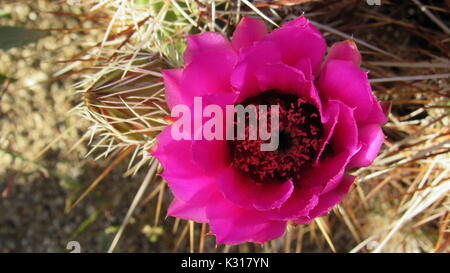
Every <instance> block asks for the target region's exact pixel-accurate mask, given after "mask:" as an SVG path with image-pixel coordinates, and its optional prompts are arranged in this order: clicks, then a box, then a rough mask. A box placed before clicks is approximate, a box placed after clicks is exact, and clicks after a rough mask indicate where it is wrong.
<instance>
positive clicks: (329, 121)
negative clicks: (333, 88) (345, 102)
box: [314, 103, 340, 165]
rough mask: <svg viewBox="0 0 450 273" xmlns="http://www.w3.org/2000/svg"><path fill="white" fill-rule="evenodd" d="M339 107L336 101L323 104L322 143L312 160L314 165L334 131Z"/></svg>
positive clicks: (317, 162)
mask: <svg viewBox="0 0 450 273" xmlns="http://www.w3.org/2000/svg"><path fill="white" fill-rule="evenodd" d="M339 109H340V107H339V105H338V104H336V103H328V104H325V105H324V106H323V108H322V113H321V121H322V125H323V130H324V133H323V143H322V144H321V146H320V149H319V152H318V153H317V157H316V159H315V161H314V164H315V165H317V164H319V161H320V158H321V157H322V154H323V152H324V150H325V147H327V145H328V144H330V140H331V137H332V136H333V133H334V128H335V127H336V124H337V122H338V117H339ZM330 145H331V144H330Z"/></svg>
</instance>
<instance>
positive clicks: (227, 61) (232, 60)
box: [181, 52, 237, 105]
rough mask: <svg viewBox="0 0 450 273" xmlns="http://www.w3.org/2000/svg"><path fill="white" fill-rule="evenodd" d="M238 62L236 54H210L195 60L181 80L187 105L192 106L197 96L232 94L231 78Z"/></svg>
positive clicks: (188, 66) (204, 54) (187, 67)
mask: <svg viewBox="0 0 450 273" xmlns="http://www.w3.org/2000/svg"><path fill="white" fill-rule="evenodd" d="M236 62H237V56H236V55H235V54H234V52H224V53H217V52H208V53H203V54H202V55H201V56H199V57H197V58H195V59H194V60H193V61H192V62H191V63H190V64H188V65H187V66H186V68H185V69H184V72H183V76H182V78H181V87H182V89H183V93H182V96H183V101H185V104H186V105H191V104H192V101H193V97H195V96H203V95H208V94H215V93H227V92H232V88H231V84H230V76H231V73H232V71H233V69H234V67H235V65H236Z"/></svg>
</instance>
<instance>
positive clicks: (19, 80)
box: [0, 1, 167, 252]
mask: <svg viewBox="0 0 450 273" xmlns="http://www.w3.org/2000/svg"><path fill="white" fill-rule="evenodd" d="M17 2H19V3H9V4H5V5H1V6H0V8H1V9H2V10H4V11H6V12H8V13H9V14H10V15H9V16H8V17H7V18H1V19H0V25H8V26H13V25H14V26H26V27H28V28H39V29H49V28H53V29H58V28H77V27H80V26H81V25H83V26H84V27H89V25H85V24H84V22H82V21H81V20H80V19H78V18H76V17H69V16H57V15H54V14H50V13H47V12H49V11H70V8H71V7H69V6H68V5H59V4H58V3H55V2H57V1H17ZM50 2H53V4H49V3H50ZM72 11H73V10H72ZM97 34H98V33H97ZM95 35H96V34H95V32H91V33H90V35H80V33H77V32H61V31H54V32H52V33H51V35H49V36H47V37H45V38H43V39H41V40H40V41H38V42H37V43H34V44H30V45H27V46H25V47H22V48H14V49H11V50H8V51H7V52H4V51H0V63H1V64H2V65H1V66H0V74H2V75H6V76H7V77H11V78H13V79H16V81H15V82H13V83H11V84H10V85H9V86H8V88H7V90H6V92H5V93H4V94H3V95H2V96H1V101H0V106H1V111H0V132H1V135H0V190H1V191H2V196H1V197H0V252H60V251H65V248H66V245H67V243H68V242H69V241H71V240H77V241H79V242H80V244H81V247H82V251H83V252H98V251H105V250H106V249H107V247H108V246H109V243H110V240H111V237H112V233H111V231H115V230H116V229H117V228H116V226H117V225H119V224H120V222H121V220H122V219H123V217H124V215H125V213H126V210H127V207H128V206H129V204H130V202H131V199H132V198H133V195H134V193H135V192H136V190H137V186H138V184H137V183H132V181H136V180H135V179H137V180H138V181H140V180H141V178H140V176H139V175H138V176H137V177H135V178H132V179H131V178H126V179H124V178H122V176H121V173H122V171H123V168H124V166H123V167H122V166H119V168H116V170H115V171H114V172H113V173H112V174H110V175H109V176H108V177H107V179H105V181H103V182H102V185H101V186H100V187H99V188H98V189H97V190H96V191H95V192H94V193H93V194H91V195H89V196H88V197H87V198H86V199H85V200H84V201H83V202H82V203H81V204H80V206H78V207H76V208H75V210H74V211H72V212H71V213H65V208H66V203H67V200H68V199H69V198H72V199H73V198H76V197H77V196H78V195H79V194H80V190H82V189H84V187H86V186H87V185H89V183H90V182H92V181H93V180H94V179H95V178H96V177H97V176H98V175H99V174H100V173H101V171H103V169H104V168H105V166H106V165H105V162H103V163H102V162H100V161H98V162H97V161H94V160H93V158H92V157H88V158H86V159H85V155H86V153H87V146H86V145H85V144H84V143H83V144H81V145H79V146H77V148H76V149H74V150H73V151H71V152H70V153H69V152H68V151H69V150H70V149H71V148H72V146H73V145H74V144H75V143H76V142H77V140H78V139H79V138H80V137H81V136H82V135H83V133H84V132H85V131H86V129H87V126H88V125H89V124H88V123H87V122H85V121H83V120H82V119H81V118H79V117H77V116H76V115H73V114H69V113H68V111H69V110H71V109H72V108H73V107H74V106H75V105H77V104H78V103H79V102H80V100H81V96H80V95H79V94H76V92H75V90H74V89H73V87H72V85H73V83H74V81H73V80H72V79H61V80H54V78H55V73H56V72H57V71H59V70H60V69H62V68H63V67H65V65H66V64H65V63H57V62H58V61H64V60H69V59H71V58H72V57H73V56H74V54H75V53H76V52H78V51H79V50H80V49H81V48H83V46H85V45H86V44H89V42H91V43H92V41H93V40H94V39H96V38H98V36H95ZM56 138H58V139H59V140H58V141H56V142H55V143H54V144H52V145H51V148H50V149H49V150H48V151H47V152H46V153H44V154H43V155H42V156H40V157H39V158H37V156H38V154H39V153H40V151H42V150H43V149H44V148H45V147H46V146H47V145H48V144H50V143H51V142H52V141H53V140H54V139H56ZM150 216H151V213H149V212H148V211H144V210H138V211H137V214H136V217H137V218H138V219H140V218H144V217H150ZM133 222H134V221H133ZM138 222H145V221H138ZM142 228H143V226H139V225H138V224H131V225H130V226H129V228H128V229H127V231H126V234H125V236H124V238H125V239H124V240H123V241H122V243H121V244H120V246H119V248H118V250H119V251H126V252H135V251H151V250H152V249H153V250H154V249H155V247H157V249H159V250H160V251H164V247H163V246H155V244H151V243H150V242H149V239H148V238H147V237H146V236H145V235H144V234H143V233H142V232H141V230H142ZM128 232H131V233H132V234H134V235H133V236H126V235H127V234H128ZM166 250H167V249H166Z"/></svg>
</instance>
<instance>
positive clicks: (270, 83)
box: [256, 63, 321, 108]
mask: <svg viewBox="0 0 450 273" xmlns="http://www.w3.org/2000/svg"><path fill="white" fill-rule="evenodd" d="M256 77H257V78H258V83H259V90H264V91H265V90H277V91H280V92H282V93H285V94H291V95H295V96H298V97H300V98H302V99H304V100H306V101H308V102H310V103H313V104H315V105H316V106H318V107H319V108H320V107H321V103H320V98H319V94H318V93H317V90H316V89H315V88H314V85H313V83H312V82H311V81H308V80H306V78H305V75H304V74H303V72H302V71H300V70H299V69H297V68H294V67H292V66H288V65H286V64H282V63H278V64H268V65H264V66H262V67H261V68H260V69H258V71H257V72H256Z"/></svg>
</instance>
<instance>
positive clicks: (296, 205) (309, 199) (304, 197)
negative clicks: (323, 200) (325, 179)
mask: <svg viewBox="0 0 450 273" xmlns="http://www.w3.org/2000/svg"><path fill="white" fill-rule="evenodd" d="M321 189H322V188H321V187H320V186H313V185H308V186H303V187H302V186H300V185H296V186H295V187H294V191H293V192H292V194H291V196H290V198H289V199H288V200H287V201H286V202H284V204H283V205H282V206H281V207H280V208H278V209H274V210H271V211H268V212H267V213H268V214H269V217H270V219H273V220H292V219H296V218H298V217H301V216H305V215H308V213H309V212H310V211H311V210H312V209H313V208H314V207H315V206H316V205H317V202H318V200H319V198H318V195H319V193H320V191H321Z"/></svg>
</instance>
